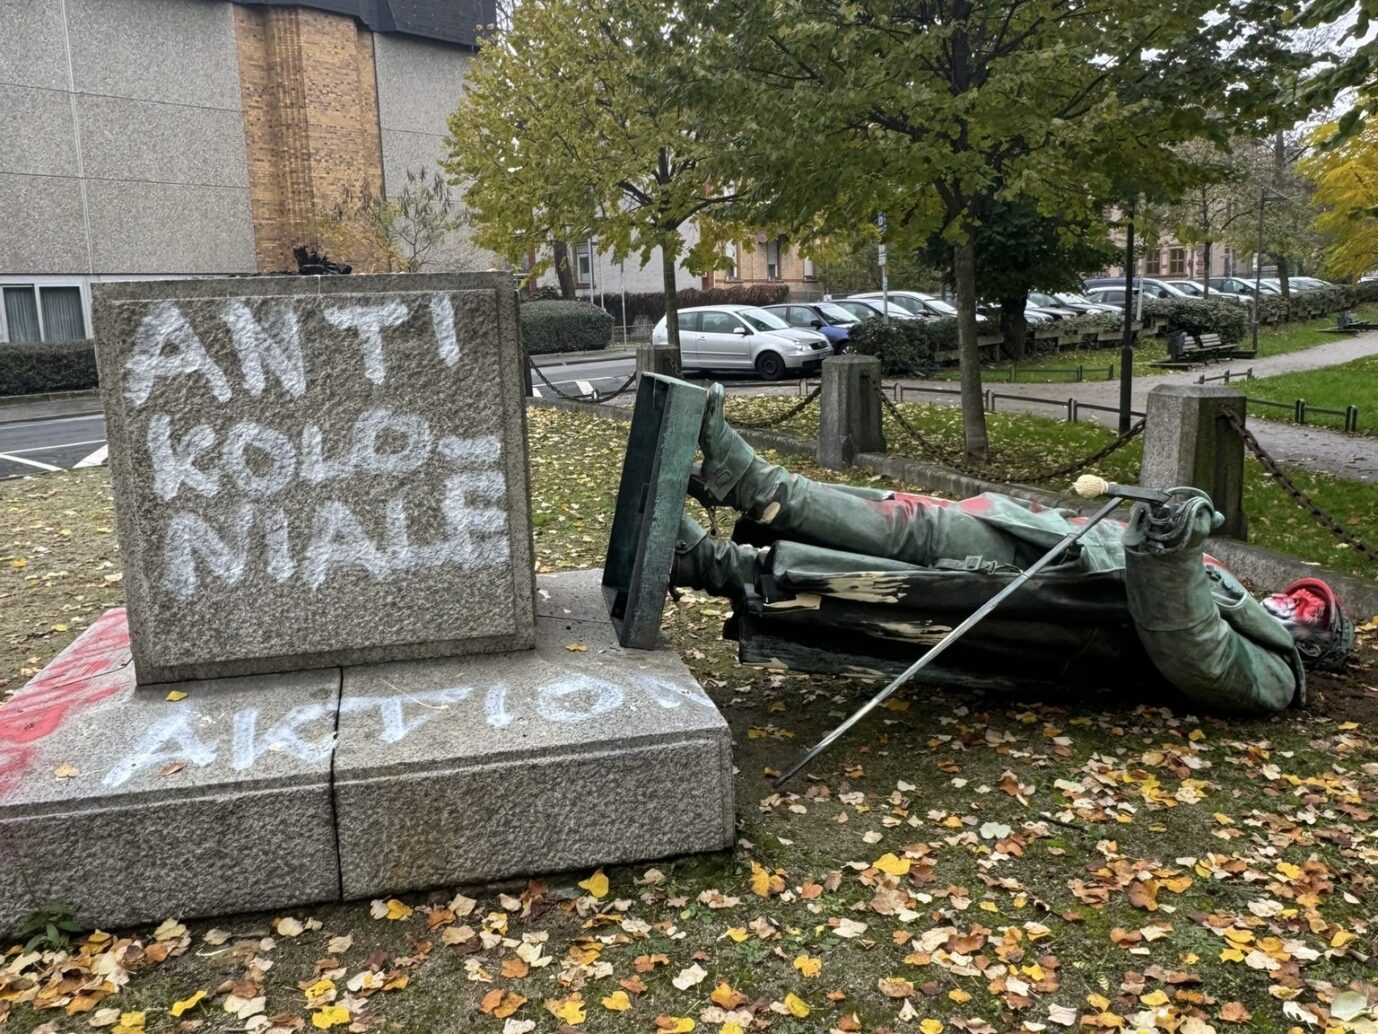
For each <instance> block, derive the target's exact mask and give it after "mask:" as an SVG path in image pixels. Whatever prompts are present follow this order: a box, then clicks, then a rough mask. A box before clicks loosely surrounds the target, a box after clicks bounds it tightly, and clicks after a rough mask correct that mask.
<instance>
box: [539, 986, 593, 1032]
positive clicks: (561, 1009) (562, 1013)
mask: <svg viewBox="0 0 1378 1034" xmlns="http://www.w3.org/2000/svg"><path fill="white" fill-rule="evenodd" d="M545 1007H546V1010H547V1011H548V1012H549V1013H550V1015H552V1016H554V1017H555V1018H556V1019H557V1020H561V1021H563V1022H565V1023H568V1024H571V1025H573V1026H578V1025H579V1024H581V1023H583V1022H584V996H583V995H581V994H580V993H579V992H578V991H576V992H574V994H572V995H570V996H569V997H568V998H547V999H546V1001H545Z"/></svg>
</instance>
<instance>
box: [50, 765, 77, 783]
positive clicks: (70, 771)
mask: <svg viewBox="0 0 1378 1034" xmlns="http://www.w3.org/2000/svg"><path fill="white" fill-rule="evenodd" d="M79 775H81V769H79V768H77V766H76V765H73V764H72V763H71V762H68V761H64V762H63V763H62V764H60V765H58V766H57V767H56V768H54V769H53V777H54V778H55V779H75V778H76V777H77V776H79Z"/></svg>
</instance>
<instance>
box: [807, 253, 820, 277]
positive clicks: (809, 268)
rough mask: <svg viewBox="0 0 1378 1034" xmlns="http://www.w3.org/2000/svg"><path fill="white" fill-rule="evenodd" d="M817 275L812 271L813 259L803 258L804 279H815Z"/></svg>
mask: <svg viewBox="0 0 1378 1034" xmlns="http://www.w3.org/2000/svg"><path fill="white" fill-rule="evenodd" d="M817 276H818V274H817V273H815V272H814V268H813V259H811V258H806V259H805V260H804V279H805V280H813V279H815V278H816V277H817Z"/></svg>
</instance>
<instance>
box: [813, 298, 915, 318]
mask: <svg viewBox="0 0 1378 1034" xmlns="http://www.w3.org/2000/svg"><path fill="white" fill-rule="evenodd" d="M833 304H834V305H838V306H841V307H842V308H844V309H846V310H847V311H848V312H850V313H851V314H852V315H853V316H855V317H856V318H857V319H862V320H869V319H874V318H875V317H877V316H884V315H886V312H887V310H883V309H882V308H881V300H880V299H879V298H842V299H840V300H838V301H834V302H833ZM888 313H889V316H890V318H891V319H896V320H918V319H929V318H930V317H927V316H916V315H914V313H912V312H910V311H909V310H908V309H906V308H903V307H902V306H900V305H897V304H895V302H893V301H892V302H891V303H890V308H889V310H888Z"/></svg>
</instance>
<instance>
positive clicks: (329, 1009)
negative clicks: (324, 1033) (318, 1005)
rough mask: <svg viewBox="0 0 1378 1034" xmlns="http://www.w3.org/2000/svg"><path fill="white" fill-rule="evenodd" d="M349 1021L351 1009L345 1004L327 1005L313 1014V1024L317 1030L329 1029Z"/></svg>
mask: <svg viewBox="0 0 1378 1034" xmlns="http://www.w3.org/2000/svg"><path fill="white" fill-rule="evenodd" d="M348 1022H349V1010H348V1009H346V1008H345V1007H344V1006H343V1005H327V1006H325V1007H324V1008H322V1009H317V1010H316V1011H315V1012H313V1013H312V1014H311V1026H313V1027H315V1028H316V1029H317V1030H329V1029H330V1028H331V1027H338V1026H339V1025H340V1024H342V1023H348Z"/></svg>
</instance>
